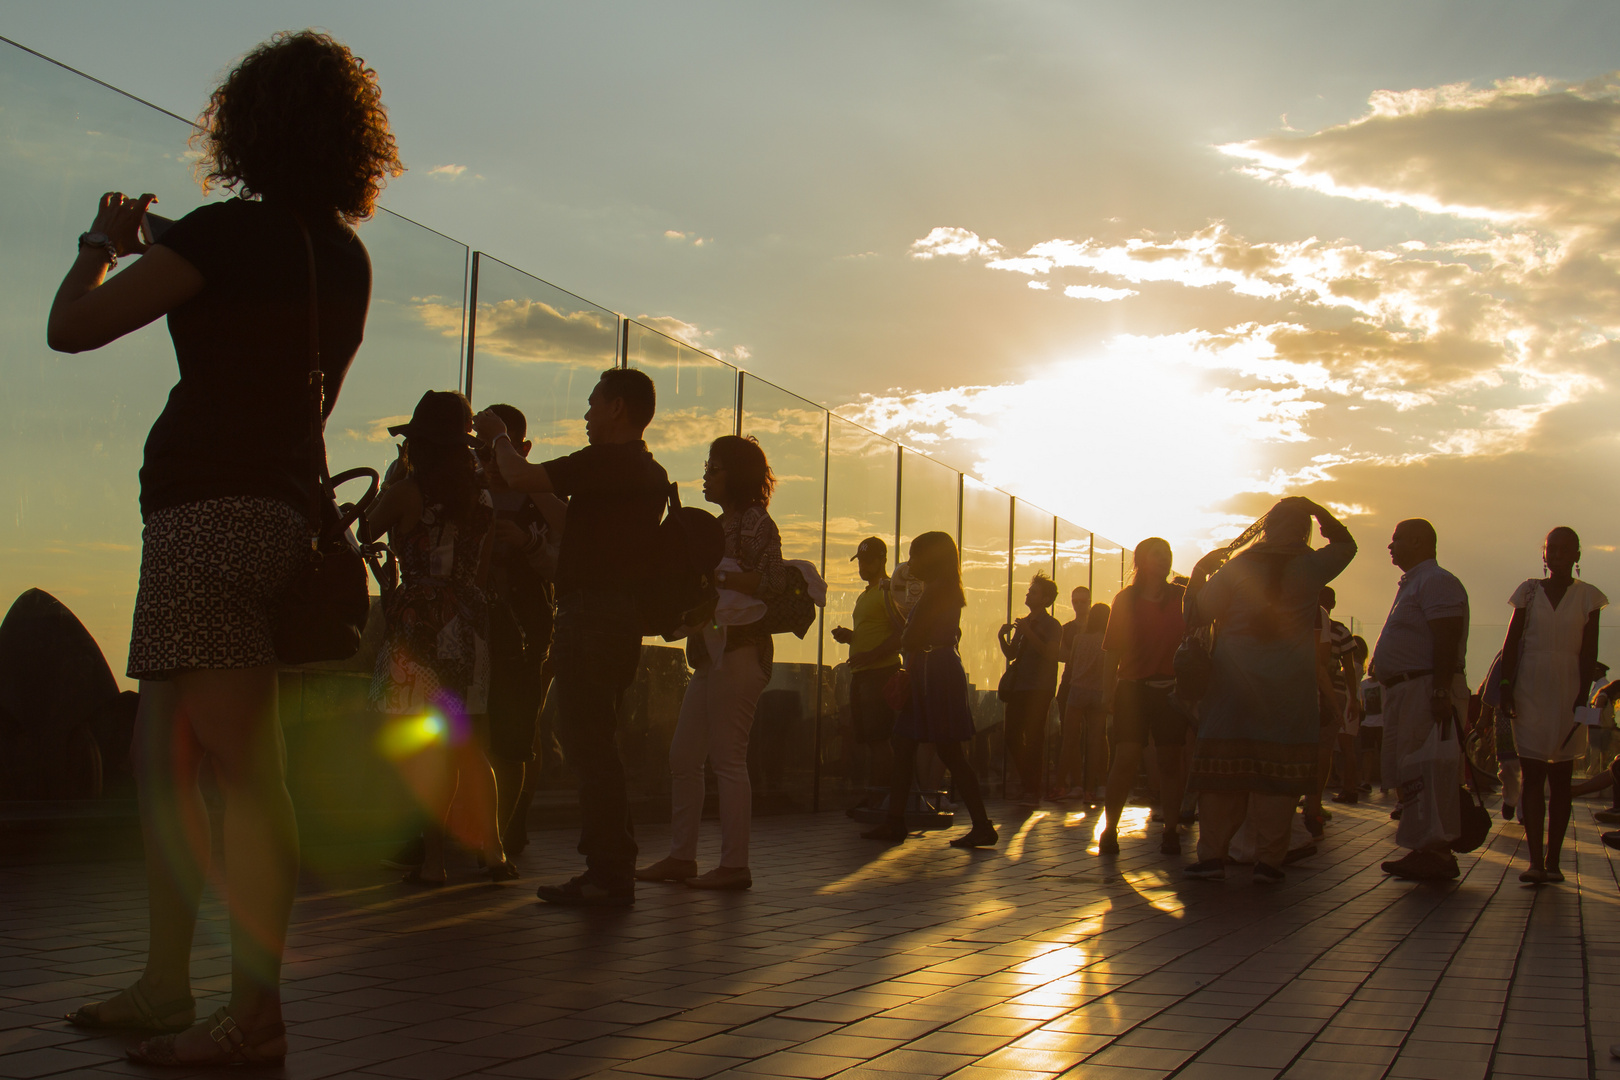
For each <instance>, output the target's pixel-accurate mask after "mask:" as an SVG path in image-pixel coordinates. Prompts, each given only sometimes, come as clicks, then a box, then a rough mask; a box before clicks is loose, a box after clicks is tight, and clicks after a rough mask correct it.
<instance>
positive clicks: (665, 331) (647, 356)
mask: <svg viewBox="0 0 1620 1080" xmlns="http://www.w3.org/2000/svg"><path fill="white" fill-rule="evenodd" d="M635 321H636V322H638V323H640V324H641V325H642V326H646V327H649V328H651V329H653V330H656V331H658V333H660V334H662V335H663V336H664V337H667V338H673V339H675V341H677V342H679V343H680V344H682V345H689V346H691V347H692V348H693V349H696V350H697V351H699V352H701V353H704V354H705V355H707V356H709V357H711V358H713V359H717V360H720V361H722V362H724V363H727V364H730V365H732V366H733V367H737V366H740V365H742V364H743V363H745V362H746V361H747V360H748V358H749V357H750V356H752V355H753V352H752V351H751V350H750V349H749V348H748V346H746V345H733V346H732V347H730V348H729V349H728V348H723V347H719V346H716V345H714V344H713V341H712V339H713V338H714V337H715V336H716V331H714V330H705V329H703V328H702V327H701V326H697V325H695V324H693V323H689V322H687V321H686V320H685V319H681V318H677V317H676V316H674V315H637V316H636V318H635ZM638 346H639V348H638ZM630 348H631V359H632V361H633V362H634V363H636V364H637V365H638V366H643V367H657V366H660V365H664V364H676V363H681V362H683V361H691V360H696V359H697V358H696V357H689V358H683V357H682V356H680V355H679V352H678V350H677V349H674V348H671V347H668V346H665V345H660V343H659V342H658V339H657V338H653V339H651V340H650V341H645V342H642V341H638V340H637V338H636V336H635V332H634V328H633V327H632V333H631V340H630Z"/></svg>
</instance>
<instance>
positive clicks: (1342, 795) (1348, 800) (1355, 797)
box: [1333, 791, 1361, 806]
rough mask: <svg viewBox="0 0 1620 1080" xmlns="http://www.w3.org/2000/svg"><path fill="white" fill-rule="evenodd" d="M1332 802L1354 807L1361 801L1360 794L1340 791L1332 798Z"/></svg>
mask: <svg viewBox="0 0 1620 1080" xmlns="http://www.w3.org/2000/svg"><path fill="white" fill-rule="evenodd" d="M1333 801H1334V802H1336V803H1344V804H1345V805H1347V806H1354V805H1356V803H1358V802H1360V801H1361V793H1360V792H1359V791H1341V792H1339V793H1338V794H1337V795H1335V796H1333Z"/></svg>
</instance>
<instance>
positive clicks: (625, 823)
mask: <svg viewBox="0 0 1620 1080" xmlns="http://www.w3.org/2000/svg"><path fill="white" fill-rule="evenodd" d="M555 635H556V636H555V640H554V642H553V644H552V650H551V655H552V662H553V665H554V667H555V671H556V683H555V686H556V691H555V692H556V694H557V739H558V741H559V742H560V743H561V744H562V748H563V754H564V755H565V756H566V758H567V760H568V764H569V766H570V767H571V768H572V769H573V770H574V775H575V776H576V777H577V778H578V780H579V811H580V819H581V824H580V834H579V853H580V854H581V855H583V856H585V865H586V868H587V870H588V872H589V874H590V876H591V877H592V878H593V879H595V880H596V881H597V882H599V883H600V884H602V885H604V886H606V887H608V888H633V887H634V884H635V877H634V874H635V867H636V837H635V828H634V826H633V825H632V824H631V822H630V803H629V797H628V795H627V793H626V791H625V781H624V763H623V762H622V761H620V760H619V744H618V740H617V727H618V711H619V702H620V699H622V698H623V696H624V692H625V690H626V689H627V688H628V687H629V686H630V683H631V682H632V681H633V680H634V679H635V675H636V668H637V666H638V665H639V664H640V662H641V635H640V634H639V633H638V630H637V625H636V609H635V604H634V602H633V601H632V599H631V598H630V597H629V596H628V595H627V594H623V593H612V592H577V593H573V594H571V595H568V596H562V597H559V598H558V600H557V624H556V630H555Z"/></svg>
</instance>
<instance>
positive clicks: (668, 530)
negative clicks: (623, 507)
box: [637, 483, 726, 640]
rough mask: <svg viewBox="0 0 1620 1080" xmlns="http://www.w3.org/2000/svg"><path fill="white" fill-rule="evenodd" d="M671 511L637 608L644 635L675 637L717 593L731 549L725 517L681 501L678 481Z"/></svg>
mask: <svg viewBox="0 0 1620 1080" xmlns="http://www.w3.org/2000/svg"><path fill="white" fill-rule="evenodd" d="M668 499H669V502H668V507H669V512H668V513H667V514H665V515H664V520H663V521H661V522H659V524H658V528H657V530H656V531H655V532H654V534H653V541H652V544H651V547H650V548H649V550H648V566H647V568H646V575H645V577H644V578H643V580H642V585H641V591H640V595H639V597H638V598H637V600H638V602H637V607H638V609H639V611H640V618H641V635H642V636H643V637H652V636H654V635H656V636H659V637H662V638H664V639H665V640H673V638H671V636H670V635H672V634H677V633H678V632H679V630H680V629H681V625H682V623H683V621H684V620H683V619H682V618H681V616H683V615H685V614H686V613H687V612H688V611H690V610H692V609H693V608H695V607H697V606H698V605H699V604H700V603H702V602H703V600H704V599H706V598H707V597H709V596H711V595H713V593H714V591H715V586H714V568H715V567H716V566H718V565H720V560H721V559H722V558H724V557H725V553H726V535H725V531H724V530H723V529H722V528H721V527H720V520H719V519H718V518H716V517H715V516H714V515H713V514H711V513H709V512H708V511H707V510H699V509H698V508H697V507H695V506H682V505H681V492H680V488H679V486H677V485H676V484H673V483H671V484H670V485H669V495H668Z"/></svg>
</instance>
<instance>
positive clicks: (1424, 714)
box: [1373, 518, 1468, 880]
mask: <svg viewBox="0 0 1620 1080" xmlns="http://www.w3.org/2000/svg"><path fill="white" fill-rule="evenodd" d="M1437 547H1438V541H1437V538H1436V536H1435V531H1434V526H1433V525H1431V524H1429V523H1428V522H1427V521H1424V520H1423V519H1422V518H1412V519H1410V520H1407V521H1403V522H1401V523H1400V524H1399V525H1397V526H1395V535H1394V537H1393V538H1392V539H1391V540H1390V542H1389V557H1390V561H1391V562H1393V563H1394V564H1395V565H1396V566H1398V567H1400V568H1401V569H1402V570H1404V571H1405V573H1403V574H1402V575H1401V580H1400V584H1399V586H1398V587H1397V589H1396V591H1395V603H1394V605H1393V606H1391V608H1390V609H1389V617H1388V618H1387V619H1386V620H1385V621H1384V628H1383V630H1382V632H1380V633H1379V635H1378V645H1377V647H1376V648H1375V649H1374V650H1373V671H1374V673H1375V674H1376V677H1377V679H1378V681H1379V683H1380V684H1382V685H1383V687H1384V692H1383V705H1384V754H1383V765H1384V775H1385V776H1394V777H1396V779H1397V783H1398V785H1399V786H1400V789H1401V809H1400V820H1401V824H1400V828H1399V829H1398V830H1397V832H1396V834H1395V839H1396V842H1397V843H1399V844H1400V845H1401V846H1402V847H1404V848H1409V849H1410V851H1409V853H1408V854H1407V855H1406V856H1404V857H1403V858H1400V859H1396V860H1392V861H1390V862H1386V863H1384V864H1383V868H1384V872H1385V873H1387V874H1394V875H1396V876H1397V877H1402V878H1410V879H1418V880H1421V879H1447V878H1454V877H1456V876H1457V857H1456V856H1455V855H1453V854H1452V852H1451V847H1450V841H1452V840H1455V839H1457V837H1458V836H1460V835H1461V834H1462V820H1461V814H1460V812H1459V808H1458V802H1457V789H1458V787H1459V786H1460V783H1461V780H1460V778H1461V772H1462V757H1461V751H1460V747H1461V745H1462V733H1461V731H1460V725H1461V722H1462V718H1463V717H1465V716H1467V715H1468V680H1467V678H1466V676H1464V674H1463V661H1464V644H1463V643H1464V642H1466V641H1467V640H1468V592H1467V590H1465V589H1464V588H1463V586H1462V582H1460V581H1458V580H1457V578H1456V575H1454V574H1452V573H1451V572H1450V571H1447V570H1443V569H1441V567H1440V565H1439V563H1437V562H1435V552H1436V549H1437ZM1436 725H1440V731H1441V736H1442V745H1444V746H1449V747H1450V748H1451V751H1452V752H1451V753H1449V754H1447V755H1445V757H1444V760H1442V761H1441V762H1440V763H1439V764H1438V765H1437V766H1435V767H1433V768H1432V769H1431V770H1427V771H1425V772H1424V773H1423V774H1422V775H1421V776H1420V775H1419V774H1418V772H1417V771H1416V770H1411V769H1402V767H1401V764H1402V762H1403V761H1404V760H1405V759H1406V757H1407V756H1408V755H1411V754H1413V753H1415V752H1416V751H1417V750H1418V749H1419V748H1421V747H1422V746H1423V744H1424V742H1425V741H1426V740H1427V739H1428V737H1429V734H1430V732H1432V731H1433V730H1434V729H1435V726H1436ZM1431 785H1432V787H1433V791H1432V797H1429V795H1430V793H1429V792H1428V791H1427V790H1426V789H1427V788H1429V787H1430V786H1431Z"/></svg>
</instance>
